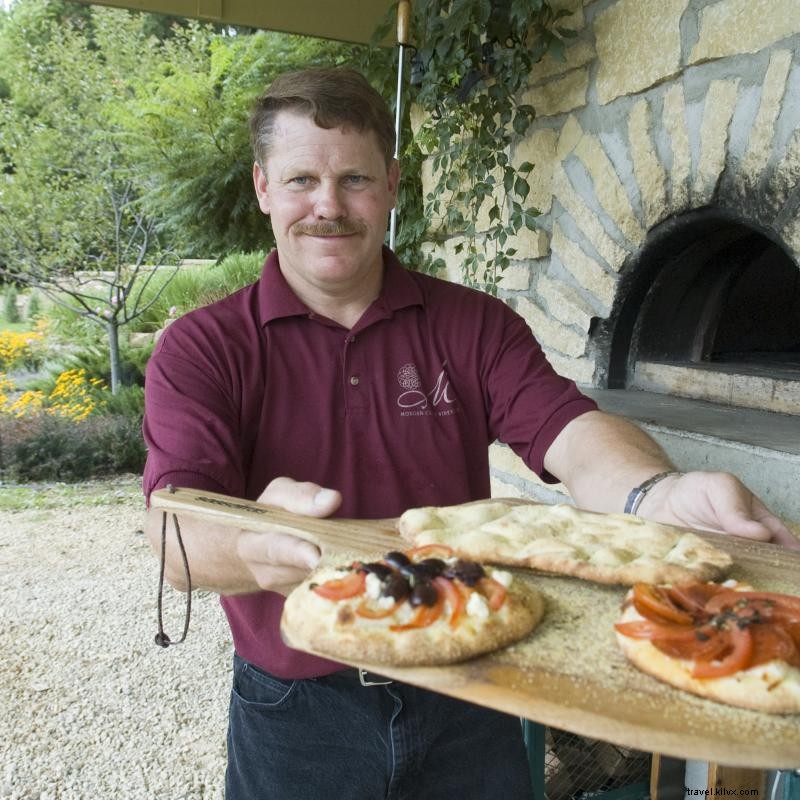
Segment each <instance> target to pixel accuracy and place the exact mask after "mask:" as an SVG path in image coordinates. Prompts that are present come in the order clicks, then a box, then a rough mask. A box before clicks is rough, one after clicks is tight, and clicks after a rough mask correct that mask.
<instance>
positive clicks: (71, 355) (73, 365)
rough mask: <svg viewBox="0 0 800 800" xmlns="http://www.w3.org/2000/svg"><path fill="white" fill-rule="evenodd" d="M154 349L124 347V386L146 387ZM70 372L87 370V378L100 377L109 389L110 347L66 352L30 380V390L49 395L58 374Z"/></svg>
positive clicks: (103, 346) (100, 344) (95, 345)
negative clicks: (147, 369) (145, 383)
mask: <svg viewBox="0 0 800 800" xmlns="http://www.w3.org/2000/svg"><path fill="white" fill-rule="evenodd" d="M152 352H153V346H152V345H150V346H149V347H127V346H123V347H121V348H120V354H119V359H120V380H121V383H122V387H127V386H144V370H145V367H146V365H147V361H148V359H149V358H150V354H151V353H152ZM67 369H85V370H86V377H87V379H90V378H99V379H100V380H102V381H103V382H104V383H105V384H106V386H110V385H111V364H110V362H109V357H108V347H107V346H106V345H105V343H102V342H101V343H97V344H92V345H84V346H82V347H81V348H80V349H78V350H73V351H71V352H64V353H62V354H61V356H60V357H58V358H53V359H50V360H49V361H47V362H45V364H44V365H43V367H42V370H41V373H42V374H41V375H40V376H39V377H38V378H36V379H34V380H32V381H28V382H27V384H26V388H29V389H39V390H41V391H43V392H46V393H49V392H50V391H51V390H52V388H53V386H55V381H56V378H57V377H58V375H59V374H60V373H62V372H64V370H67Z"/></svg>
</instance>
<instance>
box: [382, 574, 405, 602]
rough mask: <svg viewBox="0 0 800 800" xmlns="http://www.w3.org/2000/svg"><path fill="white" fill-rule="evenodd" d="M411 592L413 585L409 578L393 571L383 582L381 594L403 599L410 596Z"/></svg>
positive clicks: (394, 598)
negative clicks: (410, 583)
mask: <svg viewBox="0 0 800 800" xmlns="http://www.w3.org/2000/svg"><path fill="white" fill-rule="evenodd" d="M410 592H411V586H410V585H409V583H408V580H407V579H406V578H404V577H403V576H402V575H398V574H397V573H396V572H393V573H392V574H391V575H390V576H389V577H388V578H387V579H386V582H385V583H384V584H383V589H382V590H381V596H383V597H391V598H392V599H393V600H402V599H403V598H404V597H408V595H409V593H410Z"/></svg>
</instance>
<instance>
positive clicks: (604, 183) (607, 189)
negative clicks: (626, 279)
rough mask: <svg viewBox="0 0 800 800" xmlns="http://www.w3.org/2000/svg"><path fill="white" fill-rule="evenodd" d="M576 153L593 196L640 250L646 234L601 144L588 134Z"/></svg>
mask: <svg viewBox="0 0 800 800" xmlns="http://www.w3.org/2000/svg"><path fill="white" fill-rule="evenodd" d="M574 152H575V155H576V156H578V158H580V160H581V161H582V162H583V165H584V166H585V167H586V171H587V172H588V173H589V176H590V177H591V179H592V184H593V186H594V193H595V196H596V197H597V199H598V200H599V202H600V205H602V206H603V208H604V209H605V211H606V213H607V214H608V216H609V217H610V218H611V221H612V222H613V223H614V224H615V225H616V226H617V228H619V230H620V231H622V233H623V235H624V236H625V238H626V239H627V240H628V241H629V242H630V243H631V244H633V245H634V247H638V246H639V245H640V244H641V243H642V241H643V240H644V236H645V231H644V229H643V228H642V225H641V223H640V222H639V220H638V219H637V217H636V213H635V212H634V210H633V206H632V205H631V201H630V200H629V198H628V194H627V192H626V191H625V187H624V186H623V185H622V181H621V180H620V179H619V176H618V175H617V173H616V170H615V169H614V165H613V164H612V163H611V159H610V158H609V157H608V155H607V154H606V152H605V150H604V149H603V146H602V144H600V140H599V139H598V138H597V137H596V136H593V135H591V134H586V135H585V136H583V137H582V138H581V140H580V141H579V142H578V144H577V146H576V147H575V151H574Z"/></svg>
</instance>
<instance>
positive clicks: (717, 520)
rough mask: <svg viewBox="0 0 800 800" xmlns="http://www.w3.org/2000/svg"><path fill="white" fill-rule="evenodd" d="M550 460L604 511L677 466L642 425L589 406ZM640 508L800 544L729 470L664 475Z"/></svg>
mask: <svg viewBox="0 0 800 800" xmlns="http://www.w3.org/2000/svg"><path fill="white" fill-rule="evenodd" d="M544 466H545V469H547V470H548V471H549V472H551V473H552V474H553V475H556V476H557V477H558V478H559V479H560V480H561V481H562V482H563V483H564V484H565V485H566V487H567V489H568V491H569V493H570V495H572V497H573V499H574V500H575V502H576V504H577V506H578V508H585V509H586V510H588V511H603V512H606V513H609V512H611V513H614V512H616V513H619V512H620V511H621V510H622V509H623V508H624V507H625V499H626V498H627V496H628V493H629V492H630V491H631V489H633V487H634V486H638V485H640V484H641V483H642V482H643V481H645V480H646V479H647V478H649V477H651V476H652V475H655V474H656V473H658V472H665V471H667V470H674V469H675V466H674V465H673V464H672V462H671V461H670V460H669V459H668V458H667V456H666V454H665V453H664V451H663V450H662V449H661V448H660V447H659V445H658V444H657V443H656V442H655V441H654V440H653V439H652V438H651V437H650V436H648V434H646V433H645V432H644V431H643V430H641V429H640V428H639V427H638V426H636V425H633V424H632V423H631V422H629V421H627V420H625V419H622V418H621V417H615V416H612V415H611V414H605V413H603V412H602V411H588V412H587V413H585V414H581V416H579V417H576V418H575V419H574V420H572V422H570V423H569V424H568V425H566V426H565V428H564V429H563V430H562V431H561V433H560V434H559V435H558V436H557V437H556V438H555V439H554V440H553V443H552V444H551V445H550V449H549V450H548V451H547V453H546V454H545V459H544ZM637 513H638V515H639V516H641V517H647V518H648V519H652V520H655V521H657V522H666V523H669V524H672V525H683V526H685V527H688V528H699V529H703V530H709V531H720V532H722V533H730V534H733V535H734V536H743V537H745V538H747V539H757V540H759V541H762V542H775V543H776V544H782V545H783V546H784V547H789V548H792V549H800V542H799V541H798V539H797V537H795V536H793V535H792V533H791V532H790V531H789V529H788V528H787V527H786V526H785V525H784V524H783V522H781V521H780V520H779V519H778V518H777V517H776V516H775V515H774V514H772V513H771V512H770V511H769V510H768V509H767V508H766V506H765V505H764V504H763V503H762V502H761V501H760V500H759V499H758V498H757V497H756V496H755V495H754V494H753V493H752V492H751V491H750V490H749V489H748V488H747V487H746V486H744V485H743V484H742V483H741V482H740V481H739V480H738V479H737V478H736V477H734V476H733V475H731V474H729V473H727V472H687V473H686V474H685V475H682V476H680V477H677V476H675V477H672V476H671V477H669V478H665V479H664V480H662V481H660V482H659V483H657V484H656V485H655V486H654V487H653V488H652V489H651V490H650V491H649V492H648V493H647V495H646V496H645V498H644V500H642V503H641V505H640V506H639V510H638V512H637Z"/></svg>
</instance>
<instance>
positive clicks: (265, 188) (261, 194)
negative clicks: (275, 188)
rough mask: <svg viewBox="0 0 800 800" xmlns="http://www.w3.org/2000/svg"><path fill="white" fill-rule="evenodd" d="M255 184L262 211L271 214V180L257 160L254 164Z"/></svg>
mask: <svg viewBox="0 0 800 800" xmlns="http://www.w3.org/2000/svg"><path fill="white" fill-rule="evenodd" d="M253 186H255V188H256V197H257V198H258V207H259V208H260V209H261V211H262V213H264V214H269V182H268V181H267V175H266V173H265V172H264V170H263V169H261V166H260V165H259V164H258V162H256V163H255V164H253Z"/></svg>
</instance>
